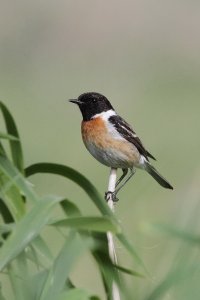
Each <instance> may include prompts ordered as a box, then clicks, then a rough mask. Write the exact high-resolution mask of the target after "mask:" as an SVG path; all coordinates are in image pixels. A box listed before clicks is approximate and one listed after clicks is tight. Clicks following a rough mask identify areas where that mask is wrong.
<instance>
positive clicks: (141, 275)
mask: <svg viewBox="0 0 200 300" xmlns="http://www.w3.org/2000/svg"><path fill="white" fill-rule="evenodd" d="M113 267H114V268H116V269H117V270H119V271H121V272H123V273H126V274H128V275H132V276H135V277H140V278H144V277H145V276H144V275H143V274H141V273H139V272H136V271H133V270H130V269H127V268H124V267H122V266H119V265H113Z"/></svg>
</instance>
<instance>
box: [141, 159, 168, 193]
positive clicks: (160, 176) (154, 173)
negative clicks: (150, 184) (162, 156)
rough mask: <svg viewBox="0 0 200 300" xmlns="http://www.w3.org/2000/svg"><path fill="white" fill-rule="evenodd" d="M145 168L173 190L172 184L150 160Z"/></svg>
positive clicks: (161, 183)
mask: <svg viewBox="0 0 200 300" xmlns="http://www.w3.org/2000/svg"><path fill="white" fill-rule="evenodd" d="M145 170H146V171H147V172H148V173H149V174H150V175H151V176H152V177H153V178H154V179H155V180H156V181H157V182H158V183H159V184H160V185H162V186H163V187H164V188H166V189H171V190H173V187H172V186H171V184H170V183H169V182H168V181H167V180H166V179H165V178H164V177H163V176H162V175H160V174H159V173H158V171H157V170H156V169H155V168H154V167H153V166H152V165H151V164H150V163H149V162H146V163H145Z"/></svg>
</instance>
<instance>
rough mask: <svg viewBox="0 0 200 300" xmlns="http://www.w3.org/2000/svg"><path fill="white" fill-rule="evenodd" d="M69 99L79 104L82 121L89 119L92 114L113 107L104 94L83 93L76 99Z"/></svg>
mask: <svg viewBox="0 0 200 300" xmlns="http://www.w3.org/2000/svg"><path fill="white" fill-rule="evenodd" d="M69 101H70V102H72V103H76V104H77V105H78V106H79V108H80V110H81V113H82V115H83V120H84V121H89V120H91V118H92V117H93V116H94V115H96V114H100V113H102V112H104V111H108V110H110V109H113V107H112V105H111V104H110V102H109V101H108V99H107V98H106V97H105V96H103V95H101V94H99V93H95V92H90V93H84V94H82V95H80V96H79V97H78V99H71V100H69Z"/></svg>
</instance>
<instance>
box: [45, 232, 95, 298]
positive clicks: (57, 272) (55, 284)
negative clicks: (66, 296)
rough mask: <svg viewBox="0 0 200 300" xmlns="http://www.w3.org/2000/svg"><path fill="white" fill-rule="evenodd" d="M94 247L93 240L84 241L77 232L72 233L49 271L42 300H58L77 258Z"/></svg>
mask: <svg viewBox="0 0 200 300" xmlns="http://www.w3.org/2000/svg"><path fill="white" fill-rule="evenodd" d="M92 245H93V243H92V240H91V239H85V240H84V241H83V239H81V238H80V237H79V236H78V235H77V234H76V233H75V232H71V234H70V235H69V237H68V239H67V240H66V242H65V244H64V246H63V248H62V249H61V251H60V253H59V255H58V257H57V258H56V260H55V261H54V263H53V266H52V267H51V268H50V269H49V273H48V276H47V279H46V282H45V284H44V287H43V291H42V295H41V296H40V298H39V299H40V300H55V299H58V297H59V295H60V293H61V292H62V291H63V289H64V287H65V283H66V280H67V279H68V276H69V273H70V271H71V268H72V266H73V265H74V263H75V262H76V261H77V258H78V257H79V256H80V254H82V252H83V251H85V250H86V249H87V248H91V247H92Z"/></svg>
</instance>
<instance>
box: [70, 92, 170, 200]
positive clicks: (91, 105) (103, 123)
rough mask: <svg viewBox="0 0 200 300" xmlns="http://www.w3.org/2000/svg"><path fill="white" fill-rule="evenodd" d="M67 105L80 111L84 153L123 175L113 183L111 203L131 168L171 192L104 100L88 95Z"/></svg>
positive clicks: (85, 94)
mask: <svg viewBox="0 0 200 300" xmlns="http://www.w3.org/2000/svg"><path fill="white" fill-rule="evenodd" d="M69 101H70V102H73V103H75V104H77V105H78V106H79V108H80V110H81V113H82V116H83V121H82V125H81V132H82V138H83V142H84V144H85V146H86V148H87V149H88V151H89V152H90V153H91V154H92V156H94V157H95V158H96V159H97V160H98V161H99V162H100V163H102V164H104V165H106V166H108V167H111V168H115V169H118V168H120V169H122V171H123V174H122V176H121V177H120V178H119V180H118V181H117V184H116V187H117V189H116V190H115V192H114V195H113V200H117V199H116V194H117V193H118V192H119V190H120V189H121V188H122V187H123V186H124V185H125V183H126V182H127V181H128V180H129V179H130V178H131V177H132V176H133V174H134V173H135V168H139V169H143V170H145V171H147V172H148V173H149V174H150V175H151V176H152V177H153V178H154V179H155V180H156V181H157V182H158V183H159V184H160V185H161V186H162V187H164V188H167V189H173V187H172V186H171V184H170V183H169V182H167V180H166V179H165V178H164V177H163V176H162V175H160V174H159V173H158V171H157V170H156V169H155V168H154V167H153V166H152V165H151V163H150V162H149V158H151V159H154V160H155V158H154V157H153V155H151V154H150V153H149V152H148V151H147V150H146V149H145V147H144V146H143V144H142V142H141V140H140V139H139V138H138V136H137V135H136V133H135V132H134V131H133V129H132V127H131V126H130V125H129V124H128V123H127V122H126V121H125V120H124V119H122V118H121V117H120V116H119V115H118V114H117V113H116V112H115V110H114V108H113V107H112V105H111V103H110V102H109V101H108V99H107V98H106V97H105V96H103V95H101V94H99V93H95V92H90V93H84V94H82V95H80V96H79V97H78V99H71V100H69ZM128 169H130V174H129V175H127V174H128ZM125 177H126V179H125V180H124V182H123V183H121V182H122V180H123V179H124V178H125ZM120 183H121V185H120ZM108 193H109V192H108Z"/></svg>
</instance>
